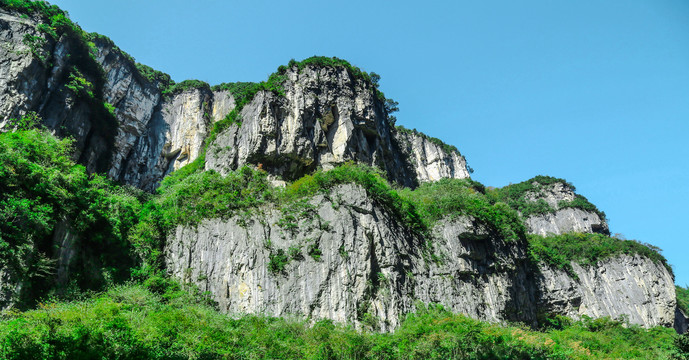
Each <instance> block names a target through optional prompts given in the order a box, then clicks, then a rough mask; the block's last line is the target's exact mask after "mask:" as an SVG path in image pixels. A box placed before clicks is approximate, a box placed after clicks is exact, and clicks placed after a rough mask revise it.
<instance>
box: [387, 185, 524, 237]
mask: <svg viewBox="0 0 689 360" xmlns="http://www.w3.org/2000/svg"><path fill="white" fill-rule="evenodd" d="M485 191H486V190H485V187H484V186H483V185H482V184H480V183H478V182H476V181H472V180H470V179H462V180H458V179H442V180H439V181H435V182H429V183H424V184H422V185H421V186H419V187H418V188H417V189H415V190H409V189H405V190H402V191H401V194H403V197H404V198H405V199H408V200H409V201H411V202H412V203H413V204H414V205H415V207H416V208H417V209H418V211H419V214H420V215H421V217H422V218H423V219H425V221H426V223H428V224H432V223H433V222H435V221H437V220H440V219H442V218H446V217H453V216H457V215H467V216H470V217H472V218H473V219H476V220H477V221H478V222H479V223H481V224H482V225H484V226H486V227H487V228H488V229H489V230H491V231H492V232H493V233H494V235H497V236H499V237H502V238H503V239H505V240H508V241H515V240H519V239H521V240H524V239H525V228H524V225H523V223H522V221H521V219H520V218H519V215H518V214H517V213H516V211H514V210H512V209H510V208H509V207H508V206H507V205H506V204H504V203H502V202H495V201H492V200H491V199H490V198H488V197H487V196H486V195H485Z"/></svg>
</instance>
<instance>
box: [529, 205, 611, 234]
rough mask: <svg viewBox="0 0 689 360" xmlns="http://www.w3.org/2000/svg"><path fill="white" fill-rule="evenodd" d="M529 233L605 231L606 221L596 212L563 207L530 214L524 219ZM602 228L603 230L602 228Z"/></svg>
mask: <svg viewBox="0 0 689 360" xmlns="http://www.w3.org/2000/svg"><path fill="white" fill-rule="evenodd" d="M525 224H526V229H527V231H528V232H529V233H530V234H538V235H543V236H545V235H548V234H555V235H560V234H564V233H568V232H581V233H596V232H603V233H606V232H607V228H608V226H607V223H606V222H605V220H601V218H600V217H599V216H598V214H596V213H594V212H590V211H584V210H581V209H576V208H564V209H560V210H557V211H556V212H555V213H551V214H542V215H532V216H529V217H528V218H526V219H525ZM603 229H604V230H603Z"/></svg>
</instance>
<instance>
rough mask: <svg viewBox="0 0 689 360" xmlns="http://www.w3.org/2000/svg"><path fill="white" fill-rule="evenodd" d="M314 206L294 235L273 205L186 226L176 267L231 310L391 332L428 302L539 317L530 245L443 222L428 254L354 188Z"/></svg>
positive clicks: (177, 237) (478, 313)
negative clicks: (259, 212) (528, 254)
mask: <svg viewBox="0 0 689 360" xmlns="http://www.w3.org/2000/svg"><path fill="white" fill-rule="evenodd" d="M309 203H310V204H312V205H313V206H314V210H313V212H312V213H311V214H310V215H309V216H307V217H305V218H303V219H301V220H300V221H299V226H298V227H297V228H296V229H294V230H292V231H291V230H289V229H290V227H280V224H283V225H284V221H281V219H282V218H283V216H284V215H283V214H282V213H281V212H280V211H279V210H277V209H273V210H271V209H269V208H268V209H264V210H265V213H264V215H262V216H257V217H256V218H253V219H250V220H249V219H241V218H232V219H229V220H221V219H211V220H205V221H203V222H202V223H201V224H200V225H198V226H197V227H178V228H177V230H176V232H175V234H174V236H173V238H172V239H171V240H170V241H169V244H168V247H167V248H166V263H167V266H168V271H169V272H170V273H171V274H172V275H173V276H175V277H178V278H181V279H184V280H185V281H189V282H193V283H195V284H197V285H199V286H200V288H201V289H202V290H207V291H210V292H211V293H212V294H213V298H214V299H215V301H217V302H218V304H219V305H220V308H221V310H223V311H225V312H228V313H262V314H267V315H274V316H284V315H287V314H299V315H305V316H308V317H310V318H314V319H319V318H328V319H334V320H337V321H349V322H354V323H356V324H360V323H362V322H364V323H366V324H372V323H376V324H378V325H379V326H380V328H381V329H383V330H389V329H391V328H394V327H395V326H397V325H398V324H399V322H400V321H401V319H402V316H403V314H405V313H407V312H410V311H413V310H414V304H415V302H417V301H421V302H424V303H440V304H443V305H444V306H446V307H447V308H448V309H451V310H452V311H455V312H461V313H466V314H469V315H471V316H473V317H476V318H479V319H485V320H490V321H500V320H505V319H510V320H521V321H526V322H532V321H533V320H534V318H535V316H534V314H535V308H534V304H535V300H534V293H535V289H534V288H533V287H531V285H532V284H533V283H532V282H530V281H528V273H529V272H528V269H527V263H526V251H525V249H526V248H525V244H519V243H505V242H504V241H502V240H500V239H494V238H490V237H489V236H488V235H487V232H485V231H484V230H482V229H481V227H479V226H476V224H474V223H473V222H472V221H471V220H470V219H468V218H459V219H456V220H453V221H447V222H444V223H442V224H440V225H439V226H438V227H436V229H435V233H436V240H434V241H433V246H432V248H433V250H430V248H429V247H427V244H426V243H425V242H424V240H423V239H422V238H420V237H419V236H416V235H414V234H413V233H410V232H409V231H407V230H406V229H405V228H404V227H402V226H401V225H400V224H399V223H397V221H396V220H395V219H394V218H393V217H391V215H390V214H389V213H388V212H387V211H385V210H383V209H382V208H381V207H380V206H378V205H377V204H376V203H375V202H374V201H372V200H371V198H369V197H368V196H367V195H366V192H365V191H364V190H363V189H362V188H360V187H359V186H355V185H342V186H340V187H338V188H336V189H335V190H334V191H333V192H332V193H331V194H329V195H328V196H327V197H325V196H323V195H319V196H316V197H315V198H313V199H312V200H310V202H309ZM278 254H284V255H285V256H287V257H289V259H290V260H289V262H288V263H287V264H286V265H284V269H281V268H280V267H279V266H278V262H282V263H284V262H285V260H286V259H288V258H283V259H281V258H280V257H278V256H279V255H278ZM432 259H435V261H433V260H432ZM271 262H274V263H273V264H271ZM271 267H273V270H275V271H271ZM276 269H281V270H279V271H278V270H276Z"/></svg>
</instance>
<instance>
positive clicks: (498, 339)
mask: <svg viewBox="0 0 689 360" xmlns="http://www.w3.org/2000/svg"><path fill="white" fill-rule="evenodd" d="M0 4H1V5H2V7H1V8H0V37H1V38H2V39H3V47H2V48H0V58H1V59H3V60H2V61H0V74H3V76H2V77H0V103H1V104H2V106H1V107H0V129H2V132H1V133H0V193H1V194H2V195H3V196H2V199H1V200H0V257H1V258H2V259H3V261H2V263H1V264H0V290H1V292H0V305H1V306H2V308H3V309H5V310H6V311H5V312H4V313H3V319H2V321H0V338H2V340H1V341H2V342H0V344H1V345H0V350H2V351H1V352H0V353H1V354H3V355H2V356H4V357H5V358H58V354H62V355H59V356H62V357H65V356H66V357H67V358H69V357H79V356H82V357H84V358H92V357H93V356H102V357H117V356H121V357H122V358H171V357H175V358H177V357H180V358H233V357H237V358H253V357H276V356H278V355H277V354H286V355H284V357H285V358H304V357H309V358H342V357H349V358H385V357H387V358H448V357H454V358H472V357H473V358H485V357H488V358H491V357H492V358H496V357H497V358H530V357H534V358H584V357H588V356H593V357H594V358H595V357H598V358H609V357H622V358H639V357H643V358H670V357H671V356H680V355H679V353H678V351H686V343H685V342H686V339H687V337H686V335H685V336H677V335H675V334H674V331H673V330H672V328H674V330H676V332H679V333H683V332H686V328H687V318H686V301H685V298H686V296H685V291H683V289H682V288H676V287H675V285H674V276H673V274H672V268H671V266H670V265H669V264H668V263H667V261H666V260H665V258H664V257H663V256H662V255H661V254H660V250H659V249H658V248H655V247H653V246H652V245H648V244H643V243H640V242H637V241H634V240H625V239H620V238H617V237H611V236H610V230H609V227H608V224H607V219H606V216H605V213H603V212H602V211H601V210H599V209H598V208H597V207H596V206H595V205H593V204H592V203H590V202H589V201H588V200H587V199H586V198H585V197H584V196H583V195H581V194H578V193H576V189H575V187H574V186H573V185H572V184H570V183H568V182H567V181H566V180H564V179H558V178H553V177H549V176H536V177H534V178H532V179H529V180H527V181H524V182H522V183H519V184H514V185H510V186H507V187H504V188H499V189H493V188H487V187H485V186H484V185H482V184H480V183H478V182H476V181H473V180H471V178H470V174H471V170H470V168H469V167H468V166H467V162H466V159H465V158H464V157H463V156H462V155H461V154H460V152H459V150H458V149H457V148H456V147H454V146H451V145H448V144H445V143H443V142H442V141H441V140H439V139H435V138H431V137H429V136H426V135H424V134H423V133H420V132H418V131H416V130H408V129H405V128H404V127H401V126H395V120H394V118H393V117H392V116H391V114H392V113H393V112H394V111H395V104H396V103H395V102H394V101H393V100H391V99H387V98H386V97H385V95H384V94H383V92H382V91H381V90H380V88H379V84H378V77H377V75H372V74H369V73H366V72H365V71H363V70H361V69H359V68H358V67H355V66H353V65H352V64H350V63H349V62H347V61H345V60H342V59H338V58H326V57H312V58H308V59H304V60H302V61H295V60H292V61H290V62H289V63H287V64H286V65H282V66H279V67H278V68H277V70H276V72H275V73H273V74H271V75H269V76H268V77H267V80H265V81H262V82H257V83H224V84H220V85H216V86H210V85H209V84H206V83H204V82H200V81H196V80H188V81H184V82H180V83H175V82H173V81H172V80H171V79H170V77H169V76H168V75H166V74H164V73H161V72H158V71H155V70H153V69H151V68H149V67H147V66H145V65H142V64H137V63H135V62H134V61H133V59H132V58H131V56H129V55H128V54H126V53H124V52H122V51H121V50H120V49H119V48H118V47H117V46H116V45H115V44H114V43H113V42H112V41H110V40H109V39H107V38H106V37H104V36H102V35H97V34H89V33H86V32H84V31H83V30H82V29H81V28H79V27H78V26H77V25H76V24H74V23H72V22H71V20H69V18H67V17H66V16H65V14H64V13H63V12H62V11H61V10H60V9H58V8H57V7H55V6H49V5H47V4H46V3H43V2H31V1H24V0H0ZM678 296H679V297H680V300H679V301H678ZM49 299H50V300H49ZM137 309H138V310H137ZM414 314H415V315H414ZM199 323H200V324H204V325H203V326H200V325H198V324H199ZM509 324H512V325H509ZM514 324H520V325H514ZM277 328H287V329H291V331H290V332H285V333H279V332H278V334H274V333H270V332H274V331H277V330H276V329H277ZM280 334H282V335H280ZM253 335H256V336H258V337H257V338H256V339H253V340H252V336H253ZM275 336H277V337H279V338H280V339H281V340H280V341H284V343H280V344H277V345H276V344H274V343H275V342H276V341H277V340H276V338H275ZM252 341H254V342H252ZM94 344H99V345H94ZM271 344H273V345H271ZM304 344H308V346H306V345H304ZM403 344H406V345H403ZM613 344H614V345H613ZM683 347H685V348H684V350H682V349H683ZM237 352H239V353H241V354H242V355H236V354H237ZM106 354H109V355H106ZM232 354H234V355H232ZM287 354H288V355H287ZM31 356H33V357H31Z"/></svg>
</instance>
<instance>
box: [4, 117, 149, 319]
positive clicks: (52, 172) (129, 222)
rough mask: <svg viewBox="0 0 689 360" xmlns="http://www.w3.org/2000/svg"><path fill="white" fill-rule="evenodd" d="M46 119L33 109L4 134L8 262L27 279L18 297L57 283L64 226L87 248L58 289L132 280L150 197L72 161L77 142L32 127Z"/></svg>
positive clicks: (18, 277)
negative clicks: (140, 217)
mask: <svg viewBox="0 0 689 360" xmlns="http://www.w3.org/2000/svg"><path fill="white" fill-rule="evenodd" d="M38 121H40V119H38V118H37V117H35V115H32V116H28V117H25V118H23V119H22V120H19V121H16V122H15V127H16V128H17V129H18V130H17V131H15V132H9V133H0V194H2V197H1V198H0V263H2V264H3V266H4V267H5V268H4V271H6V272H7V273H8V274H9V276H10V277H11V278H12V279H14V280H15V281H24V284H25V286H24V288H23V289H22V291H21V294H19V296H20V298H19V299H17V300H19V302H20V305H22V306H30V305H31V304H32V303H33V301H34V300H36V299H38V298H39V297H40V296H43V295H45V293H46V291H48V290H49V289H50V288H52V285H53V284H51V282H52V281H53V276H54V274H55V272H56V268H55V265H56V264H55V261H54V260H53V258H54V254H53V249H52V236H53V234H54V233H55V231H56V229H58V228H64V229H65V230H68V231H69V232H70V233H72V234H75V235H77V237H76V240H75V241H77V242H76V243H75V244H73V247H75V248H80V249H82V251H81V252H80V255H79V256H81V257H80V258H78V259H75V261H74V262H73V263H72V266H71V267H72V271H73V274H74V276H72V277H71V280H72V282H73V283H72V284H61V285H60V286H62V287H63V288H62V289H57V290H58V291H60V292H64V291H68V289H66V287H68V286H72V285H73V286H77V287H78V288H81V289H89V288H91V289H98V288H101V287H102V286H106V285H108V284H111V283H112V282H113V281H115V282H116V281H122V280H124V279H127V278H128V277H129V267H131V266H133V265H134V262H133V257H132V249H131V246H130V245H129V242H128V241H127V237H128V232H129V229H130V228H131V227H133V226H134V224H135V223H136V222H137V214H138V212H139V208H140V201H141V197H142V195H141V193H140V192H139V191H136V190H134V189H131V188H127V187H120V186H116V185H114V184H112V183H110V182H109V181H108V180H106V179H105V178H104V177H102V176H100V175H91V176H89V175H88V174H87V173H86V170H85V169H84V167H83V166H81V165H76V164H75V163H74V162H73V161H72V160H71V153H72V144H73V141H72V140H69V139H65V140H58V139H57V138H55V137H54V136H52V135H51V134H49V133H48V132H47V131H44V130H40V129H29V127H30V126H32V125H34V124H35V123H36V122H38ZM106 249H107V251H106ZM87 269H88V271H87ZM53 290H55V289H54V288H53Z"/></svg>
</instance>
